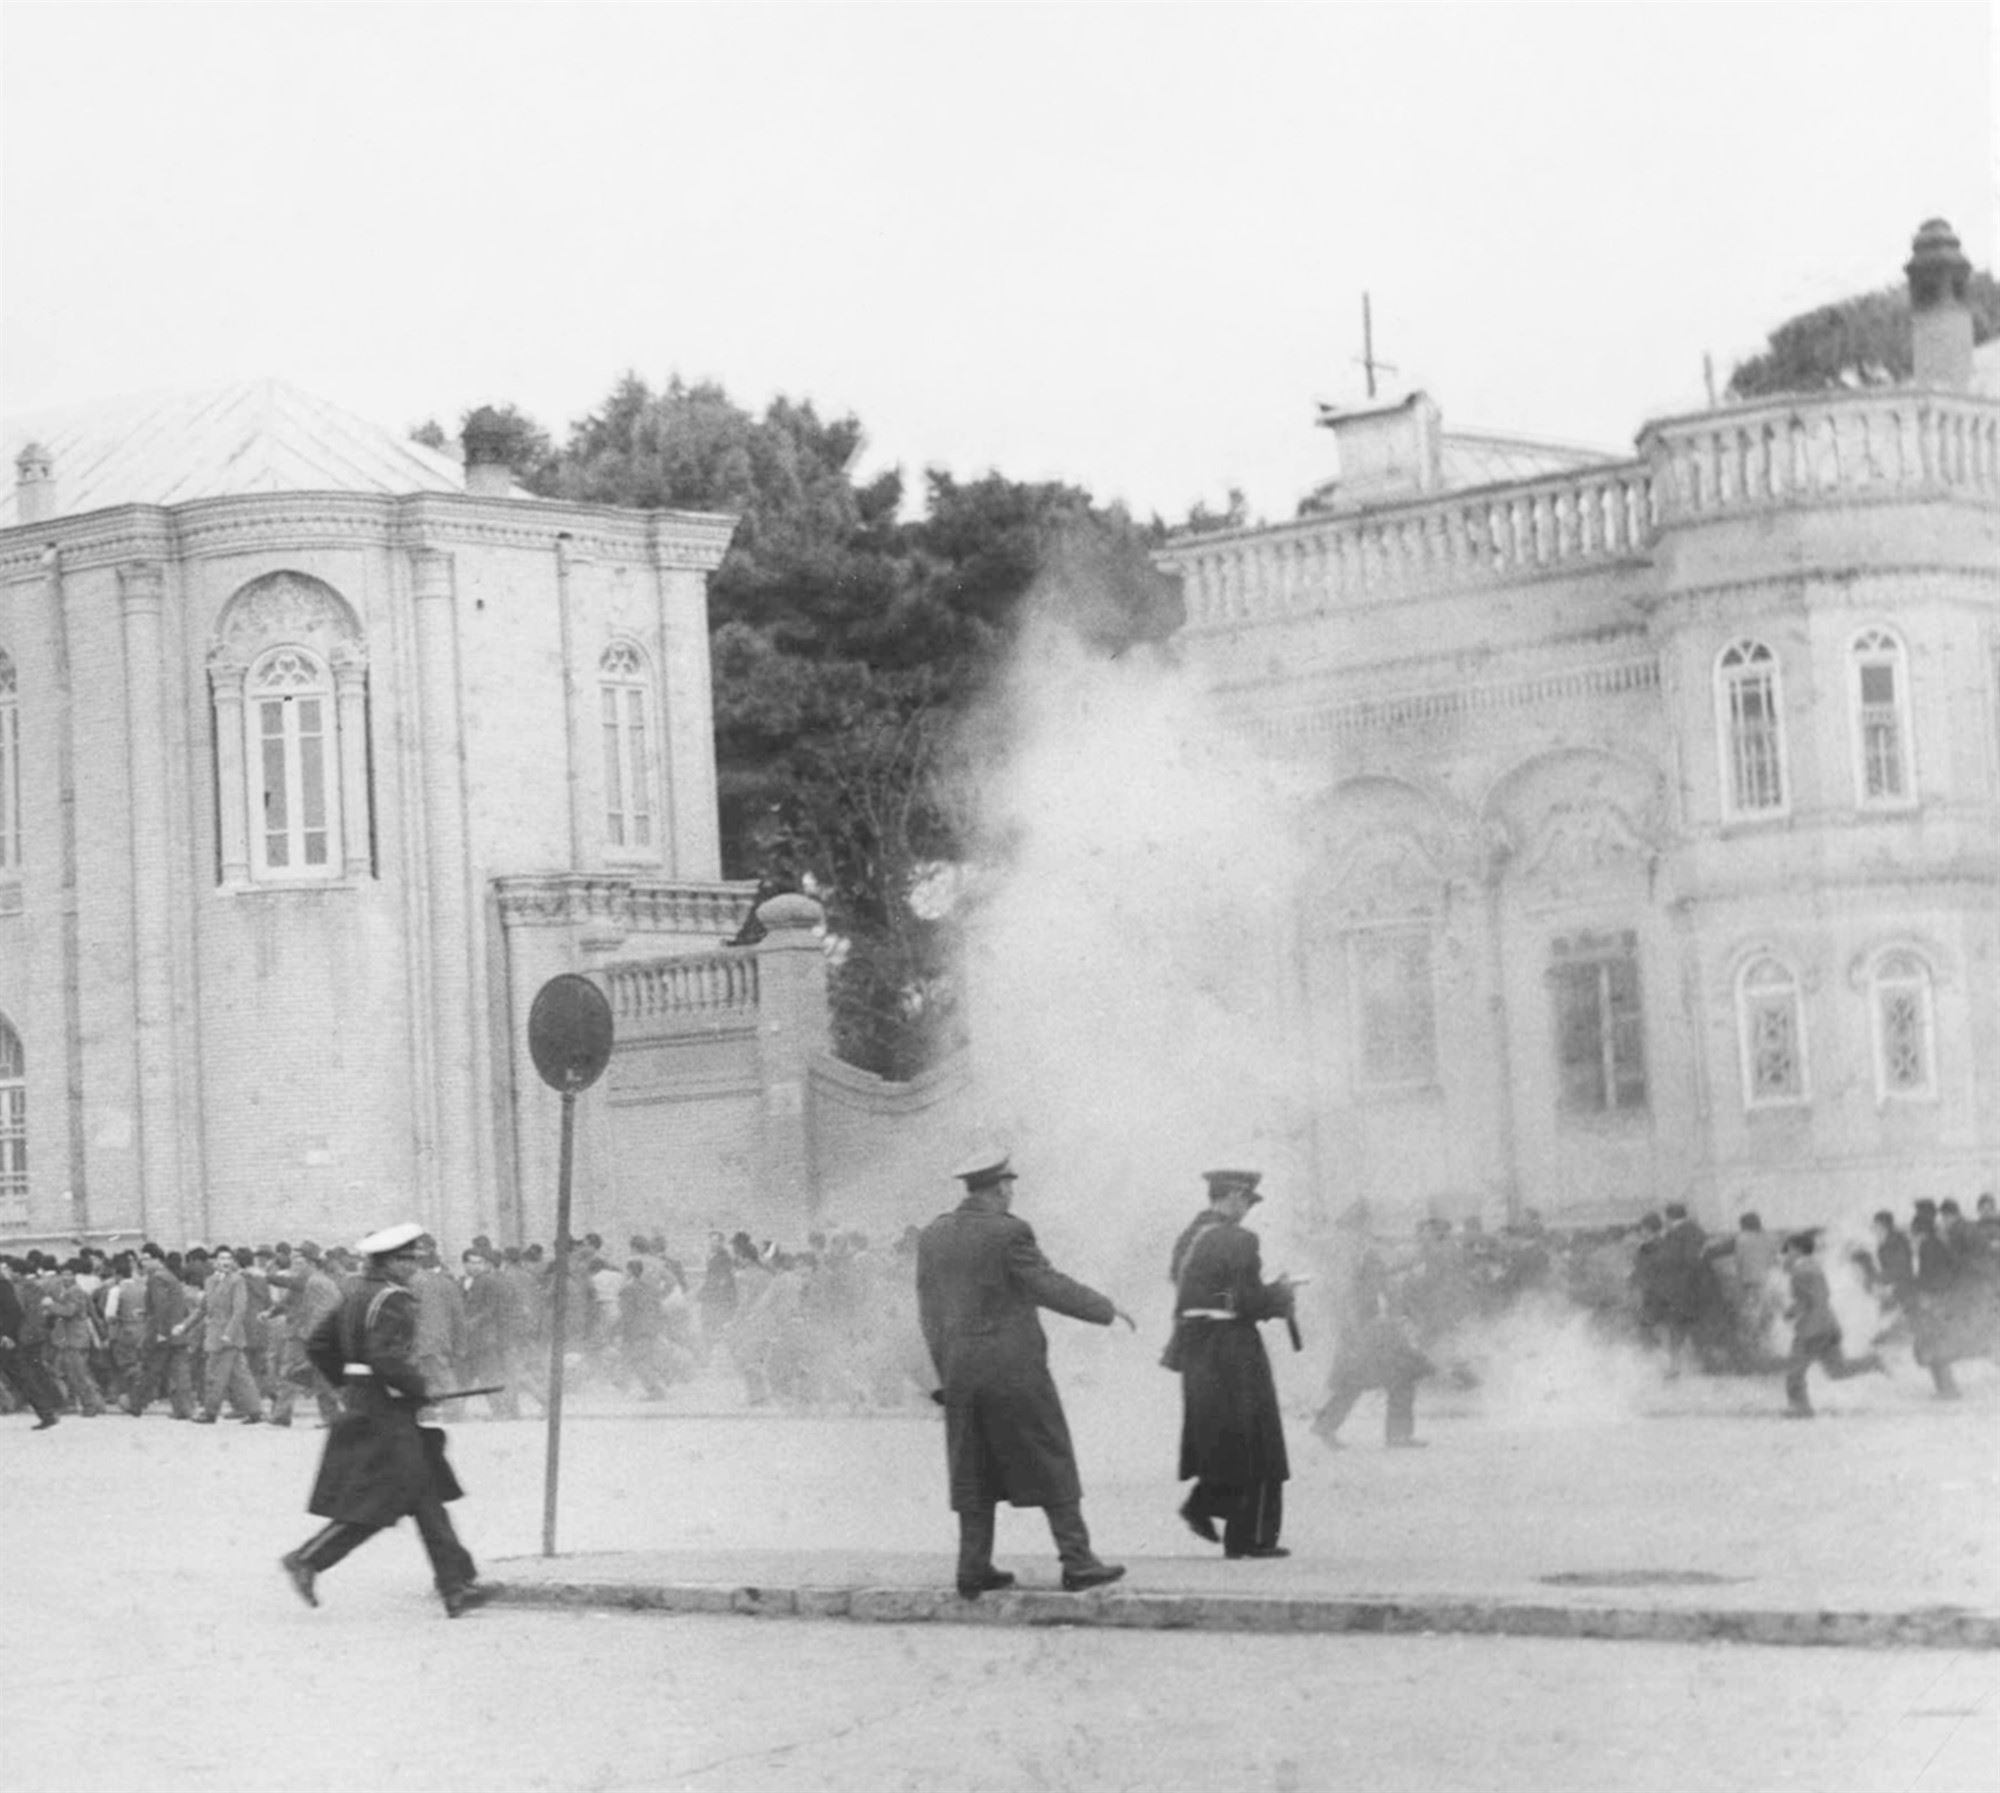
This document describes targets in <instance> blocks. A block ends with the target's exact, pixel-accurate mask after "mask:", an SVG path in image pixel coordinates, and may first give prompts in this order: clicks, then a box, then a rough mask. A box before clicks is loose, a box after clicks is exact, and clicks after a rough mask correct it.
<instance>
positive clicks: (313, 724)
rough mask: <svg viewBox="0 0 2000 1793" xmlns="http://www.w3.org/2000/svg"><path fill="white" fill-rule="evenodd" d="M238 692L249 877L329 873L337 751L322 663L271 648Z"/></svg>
mask: <svg viewBox="0 0 2000 1793" xmlns="http://www.w3.org/2000/svg"><path fill="white" fill-rule="evenodd" d="M244 694H245V697H246V699H247V701H246V703H245V705H244V721H245V727H246V729H247V731H248V740H247V741H246V743H245V750H246V755H247V759H248V763H249V766H250V768H251V811H252V821H251V834H250V866H251V871H252V873H253V875H254V876H256V877H258V878H263V879H290V878H332V877H337V876H338V875H339V873H340V869H341V865H340V850H339V843H340V838H341V837H340V778H339V768H340V753H339V747H338V743H337V741H336V739H335V727H336V723H335V712H334V693H333V680H332V677H331V676H330V674H329V671H328V669H327V666H326V663H325V662H324V661H322V660H321V659H320V658H319V657H318V656H317V655H316V654H312V653H310V652H308V651H307V650H306V649H304V648H300V647H281V648H275V649H273V650H272V651H271V652H270V653H268V654H266V655H264V656H263V657H262V658H261V659H260V660H258V661H257V663H256V664H255V665H254V666H252V667H251V669H250V674H249V677H248V678H247V679H246V680H245V681H244Z"/></svg>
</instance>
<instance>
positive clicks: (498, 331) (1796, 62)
mask: <svg viewBox="0 0 2000 1793" xmlns="http://www.w3.org/2000/svg"><path fill="white" fill-rule="evenodd" d="M0 56H4V66H3V67H0V154H4V166H0V183H3V184H0V412H8V413H22V412H31V411H38V410H42V409H46V408H49V407H52V406H57V405H63V404H68V403H71V402H79V401H84V400H89V399H95V398H100V397H106V396H111V395H115V394H119V393H124V392H130V391H143V390H149V389H153V388H163V387H181V386H189V385H201V384H207V383H221V382H224V381H228V380H234V379H240V378H245V377H250V376H255V375H262V374H275V375H278V376H280V377H283V378H286V379H289V380H291V381H293V382H295V383H296V384H299V385H301V386H304V387H306V388H308V389H309V390H311V391H314V392H316V393H318V394H320V395H321V396H323V397H325V398H328V399H331V400H334V401H336V402H338V403H341V404H344V405H346V406H348V407H350V408H351V409H354V410H357V411H360V412H362V413H364V414H366V415H368V416H372V417H375V418H377V419H379V420H381V421H383V422H386V423H390V424H395V425H403V424H408V423H412V422H415V421H417V420H419V419H422V418H425V417H430V416H436V417H439V418H440V419H442V420H443V421H444V422H445V423H446V425H447V427H453V426H455V424H456V422H457V419H458V418H459V416H460V415H461V414H462V413H463V412H464V411H465V410H466V409H468V408H469V407H471V406H473V405H476V404H479V403H483V402H489V401H499V400H512V401H513V402H515V403H518V404H519V405H521V406H522V407H523V408H524V409H525V410H527V411H529V412H530V413H531V414H533V415H535V416H536V417H538V418H539V419H541V420H542V421H543V422H544V423H545V424H547V425H548V426H549V427H550V428H552V429H553V430H555V431H556V432H557V433H559V434H560V433H561V431H562V430H563V429H564V428H565V427H566V426H567V424H568V423H569V422H570V421H571V420H573V419H575V418H577V417H579V416H582V415H583V414H585V413H586V412H588V411H589V410H590V409H592V408H593V407H594V406H595V405H596V404H597V403H598V402H599V401H600V400H601V399H602V398H603V396H604V395H605V393H606V392H607V391H608V390H609V388H610V386H611V384H612V382H613V381H614V380H615V379H616V377H617V376H618V375H619V374H620V373H621V372H622V371H623V370H625V369H627V368H634V369H637V370H638V371H639V372H641V373H642V374H644V375H645V376H647V377H648V378H649V379H652V380H654V381H655V382H657V381H659V380H661V379H663V378H664V377H665V376H666V375H667V374H668V373H669V372H671V371H675V370H678V371H679V372H680V373H682V374H683V375H686V376H688V377H690V378H700V377H707V378H714V379H717V380H720V381H722V382H723V383H724V384H725V385H726V386H727V387H728V389H729V390H730V392H731V393H732V394H733V395H734V396H735V397H736V398H738V399H739V400H740V401H743V402H745V403H749V404H752V405H761V404H763V403H764V402H765V401H766V400H768V399H769V398H770V397H771V396H773V395H774V394H777V393H781V392H782V393H787V394H790V395H793V396H796V397H808V398H811V399H812V400H814V401H815V402H816V403H817V404H819V405H820V406H821V408H822V409H824V410H830V411H853V412H854V413H855V414H857V415H858V416H859V417H860V419H861V420H862V423H863V425H864V427H865V428H866V430H867V434H868V447H867V449H866V451H865V456H864V466H865V467H867V468H868V469H871V470H872V469H873V468H876V467H880V466H885V465H901V466H902V467H903V468H904V469H905V470H906V472H907V473H908V474H909V475H910V476H911V477H912V480H913V481H914V478H915V475H916V474H917V472H918V471H919V470H920V469H921V468H922V467H924V466H925V465H929V464H941V465H944V466H947V467H949V468H951V469H952V470H953V471H955V472H957V473H960V474H962V475H968V476H969V475H972V474H976V473H978V472H981V471H983V470H985V469H987V468H989V467H997V468H999V469H1000V470H1001V471H1003V472H1005V473H1007V474H1010V475H1012V476H1014V477H1017V478H1057V477H1059V478H1063V479H1069V480H1073V481H1077V482H1079V483H1081V484H1084V485H1086V486H1088V487H1089V488H1091V490H1092V491H1093V492H1094V493H1095V494H1096V495H1097V496H1098V497H1100V498H1103V499H1111V498H1122V499H1124V500H1126V501H1127V502H1128V503H1130V504H1131V505H1132V506H1133V507H1134V508H1135V509H1137V510H1139V511H1140V512H1141V513H1142V514H1143V513H1145V512H1147V511H1152V510H1158V511H1160V512H1161V513H1163V514H1165V515H1168V516H1170V517H1172V516H1177V515H1179V514H1180V513H1181V512H1182V511H1184V510H1185V509H1186V507H1187V505H1188V504H1189V503H1190V502H1191V501H1193V500H1195V499H1197V498H1206V499H1209V500H1216V499H1219V498H1220V496H1221V494H1222V493H1223V491H1224V490H1225V489H1226V488H1227V487H1228V486H1230V485H1232V484H1237V485H1241V486H1243V487H1244V488H1245V489H1246V490H1247V491H1248V492H1249V494H1250V496H1251V498H1252V500H1253V503H1254V504H1255V506H1256V507H1257V508H1258V509H1259V510H1261V511H1263V512H1265V513H1267V514H1271V515H1283V514H1289V512H1290V509H1291V507H1292V505H1293V503H1294V501H1295V500H1296V498H1297V497H1298V496H1299V494H1300V493H1301V492H1302V491H1303V490H1304V488H1305V487H1306V486H1308V485H1309V484H1311V483H1312V482H1313V480H1315V479H1316V478H1318V477H1321V476H1323V475H1324V474H1325V473H1326V472H1327V471H1328V470H1329V469H1328V466H1327V456H1326V449H1325V440H1324V437H1323V435H1321V434H1319V433H1316V432H1315V431H1314V430H1313V429H1312V427H1311V422H1312V417H1313V414H1314V405H1315V401H1317V400H1320V399H1331V400H1353V399H1356V398H1358V397H1359V395H1360V392H1361V379H1362V376H1361V372H1360V369H1359V368H1358V367H1356V366H1355V365H1354V363H1353V357H1354V356H1356V355H1357V354H1358V353H1359V349H1360V303H1361V294H1362V292H1363V291H1364V290H1366V291H1368V292H1369V293H1371V294H1372V295H1373V305H1374V314H1375V330H1376V347H1377V352H1378V354H1380V355H1381V356H1383V357H1384V358H1386V359H1387V360H1389V361H1392V362H1394V363H1395V364H1396V365H1397V367H1398V369H1399V370H1400V372H1399V376H1398V379H1399V382H1400V385H1399V387H1398V389H1399V390H1400V389H1401V385H1407V384H1409V383H1412V382H1414V383H1420V384H1422V385H1424V386H1425V387H1426V388H1427V389H1428V390H1430V391H1431V392H1432V393H1433V394H1435V395H1436V396H1437V398H1438V399H1439V400H1440V402H1441V403H1442V404H1443V406H1444V408H1445V413H1446V417H1447V420H1448V422H1453V423H1457V424H1460V425H1464V426H1468V427H1472V426H1477V427H1487V428H1500V429H1508V430H1515V431H1520V432H1524V433H1529V434H1535V435H1541V436H1547V437H1554V438H1558V439H1564V440H1572V441H1582V442H1589V443H1596V444H1600V445H1605V446H1611V447H1617V446H1619V445H1621V444H1624V443H1627V442H1629V441H1630V439H1631V436H1632V434H1633V432H1634V431H1635V430H1636V429H1637V427H1638V426H1639V424H1640V423H1641V422H1642V421H1643V420H1644V419H1645V418H1646V417H1647V416H1648V415H1649V414H1658V413H1661V412H1664V411H1671V410H1675V409H1684V408H1692V407H1694V406H1697V405H1699V403H1700V402H1701V394H1702V356H1703V353H1704V352H1705V351H1706V352H1709V353H1712V354H1713V355H1714V357H1715V360H1716V364H1717V368H1718V377H1722V376H1725V375H1726V373H1727V370H1728V367H1729V364H1730V362H1731V361H1732V360H1733V359H1735V358H1737V357H1739V356H1741V355H1743V354H1745V353H1748V352H1750V351H1752V350H1754V349H1755V348H1757V347H1758V346H1759V345H1760V343H1761V341H1762V338H1763V336H1764V334H1765V332H1766V331H1767V330H1768V329H1769V328H1770V327H1771V326H1772V325H1774V324H1775V323H1777V322H1778V321H1780V320H1781V319H1782V318H1784V317H1785V316H1787V315H1789V314H1790V313H1792V312H1794V311H1797V310H1800V309H1802V308H1804V307H1805V306H1807V305H1810V304H1813V303H1817V302H1819V301H1821V300H1823V299H1828V298H1833V297H1837V296H1839V295H1842V294H1844V293H1848V292H1852V291H1856V290H1860V289H1863V288H1867V287H1871V286H1876V285H1881V284H1886V283H1888V282H1890V281H1893V280H1895V279H1897V278H1899V269H1900V264H1901V262H1902V260H1903V258H1904V256H1905V254H1906V253H1907V250H1908V243H1909V238H1910V235H1911V233H1912V231H1913V230H1914V228H1915V227H1916V225H1917V224H1918V223H1919V221H1920V220H1922V219H1923V218H1925V217H1927V216H1930V215H1933V214H1942V215H1943V216H1945V217H1947V218H1949V219H1950V220H1951V221H1952V222H1953V223H1954V224H1955V225H1956V226H1957V228H1958V230H1959V232H1960V234H1961V236H1962V237H1963V238H1964V239H1965V242H1966V247H1967V250H1968V252H1969V253H1970V254H1971V255H1972V256H1973V259H1974V260H1975V262H1976V263H1978V264H1979V265H1981V266H1991V265H1992V264H1993V262H1994V260H1995V255H1994V238H1995V231H1996V216H1995V213H1996V207H1995V193H1996V168H2000V161H1997V160H1996V142H1995V130H1994V93H1995V84H1996V83H1995V32H1994V27H1993V20H1992V14H1991V12H1990V11H1989V10H1988V8H1987V7H1985V6H1983V5H1978V6H1944V5H1922V4H1908V3H1905V4H1899V5H1893V6H1867V5H1842V6H1818V5H1807V4H1785V5H1770V6H1753V5H1742V4H1731V5H1722V4H1672V5H1645V4H1628V3H1622V0H1620V3H1598V4H1593V5H1588V6H1585V5H1571V6H1554V5H1548V6H1525V5H1518V4H1505V3H1488V4H1473V5H1447V4H1401V5H1396V6H1393V7H1392V6H1371V5H1360V4H1333V3H1330V0H1327V3H1318V4H1293V5H1287V6H1259V5H1251V4H1242V3H1234V4H1229V5H1226V6H1224V5H1208V4H1197V5H1184V6H1178V5H1164V4H1136V3H1133V4H1122V5H1100V6H1093V5H1079V4H1060V5H1057V4H1046V5H1029V4H990V5H962V4H952V3H948V0H933V3H931V4H925V5H916V4H875V5H870V6H852V5H842V4H836V3H832V0H825V3H821V4H811V5H781V4H760V3H751V0H735V3H733V4H730V5H727V6H709V5H693V4H689V5H680V4H665V3H656V4H627V5H581V4H566V5H560V6H558V5H555V4H545V3H524V4H513V5H505V6H502V5H492V4H483V3H480V0H460V3H457V4H435V5H420V4H394V5H371V4H327V5H301V4H289V3H278V0H265V3H264V4H260V5H255V6H252V5H233V6H215V5H201V4H178V3H168V0H154V3H151V4H146V5H142V6H119V5H105V4H89V3H82V0H69V3H67V4H61V5H54V4H33V3H29V0H5V4H4V5H0Z"/></svg>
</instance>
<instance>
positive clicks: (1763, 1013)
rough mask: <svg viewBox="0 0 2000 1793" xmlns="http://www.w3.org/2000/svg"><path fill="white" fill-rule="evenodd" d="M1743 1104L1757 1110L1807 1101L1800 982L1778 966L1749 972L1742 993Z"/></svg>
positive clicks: (1765, 962) (1764, 963)
mask: <svg viewBox="0 0 2000 1793" xmlns="http://www.w3.org/2000/svg"><path fill="white" fill-rule="evenodd" d="M1737 1005H1738V1024H1739V1026H1740V1027H1741V1029H1742V1034H1743V1082H1744V1101H1745V1102H1746V1103H1747V1104H1748V1105H1749V1106H1750V1107H1752V1108H1758V1107H1764V1106H1769V1105H1774V1104H1779V1103H1787V1102H1799V1101H1803V1100H1804V1099H1805V1093H1806V1065H1805V1030H1804V1028H1803V1026H1802V1025H1801V1018H1800V1012H1799V986H1798V980H1797V979H1796V978H1795V977H1793V976H1792V974H1791V972H1790V971H1789V970H1788V969H1787V968H1786V967H1785V966H1784V965H1782V964H1781V963H1779V961H1778V960H1776V959H1773V958H1769V957H1766V958H1761V959H1758V960H1757V961H1756V962H1755V963H1754V964H1751V965H1749V966H1747V967H1745V969H1744V972H1743V976H1742V979H1741V981H1740V983H1739V984H1738V988H1737Z"/></svg>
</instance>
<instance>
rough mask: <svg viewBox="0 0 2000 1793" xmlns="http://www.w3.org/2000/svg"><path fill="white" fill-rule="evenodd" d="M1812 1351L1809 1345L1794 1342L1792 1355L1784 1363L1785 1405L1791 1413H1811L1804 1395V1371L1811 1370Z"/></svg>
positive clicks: (1806, 1397) (1809, 1402)
mask: <svg viewBox="0 0 2000 1793" xmlns="http://www.w3.org/2000/svg"><path fill="white" fill-rule="evenodd" d="M1813 1356H1814V1353H1813V1350H1812V1348H1811V1346H1810V1345H1808V1344H1806V1343H1804V1342H1802V1341H1800V1342H1794V1344H1793V1346H1792V1354H1791V1356H1790V1357H1789V1358H1788V1359H1787V1360H1786V1363H1785V1405H1786V1407H1787V1408H1788V1409H1789V1410H1790V1411H1791V1412H1793V1413H1810V1412H1812V1401H1811V1399H1810V1398H1809V1397H1808V1396H1807V1394H1806V1371H1807V1370H1809V1369H1811V1368H1812V1361H1813Z"/></svg>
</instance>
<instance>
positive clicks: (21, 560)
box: [0, 492, 737, 579]
mask: <svg viewBox="0 0 2000 1793" xmlns="http://www.w3.org/2000/svg"><path fill="white" fill-rule="evenodd" d="M736 522H737V519H736V518H735V517H733V516H730V515H726V514H710V513H708V512H704V511H633V510H620V509H618V508H616V507H614V506H610V505H578V504H562V503H554V502H546V501H542V500H535V501H532V502H530V501H527V500H521V499H505V498H484V497H474V496H471V495H468V494H463V493H455V492H412V493H406V494H402V495H394V494H388V493H371V492H254V493H241V494H235V495H232V496H228V497H221V498H194V499H190V500H188V502H186V503H185V504H175V505H146V504H127V505H118V506H114V507H113V508H111V509H108V510H101V511H88V512H85V513H84V514H82V515H80V516H67V517H52V518H50V519H49V520H48V521H46V522H43V523H22V524H16V525H15V526H14V527H12V528H10V529H5V530H0V579H9V578H15V577H19V576H20V575H21V574H22V573H24V572H27V571H30V570H38V569H39V568H40V567H41V565H42V562H43V557H44V555H45V554H46V553H47V552H48V550H49V549H50V548H51V547H54V548H55V549H56V550H57V551H58V552H59V553H60V555H61V556H62V559H63V562H64V564H65V565H66V566H68V567H70V568H73V569H81V568H87V567H95V566H109V565H116V564H118V563H119V562H121V561H125V560H130V559H135V558H147V559H164V560H198V559H203V558H208V557H211V556H216V555H223V554H240V553H244V552H255V551H263V552H270V551H274V550H278V551H283V550H291V549H314V548H317V549H326V548H356V547H359V548H392V547H398V548H406V549H420V548H432V547H449V546H451V545H454V544H458V543H464V544H468V545H474V546H480V547H495V548H526V549H532V550H536V551H553V549H554V547H555V544H556V543H557V541H558V540H563V541H566V542H567V544H568V548H569V552H570V553H571V554H572V555H574V556H577V557H579V558H582V559H586V560H589V559H599V560H606V561H613V562H625V563H629V564H632V565H639V566H652V567H659V568H663V569H667V570H677V571H688V572H710V571H713V569H714V568H716V567H717V566H719V565H721V563H722V557H723V555H724V554H725V553H727V552H728V549H729V542H730V538H731V536H732V535H733V534H734V533H735V529H736Z"/></svg>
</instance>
